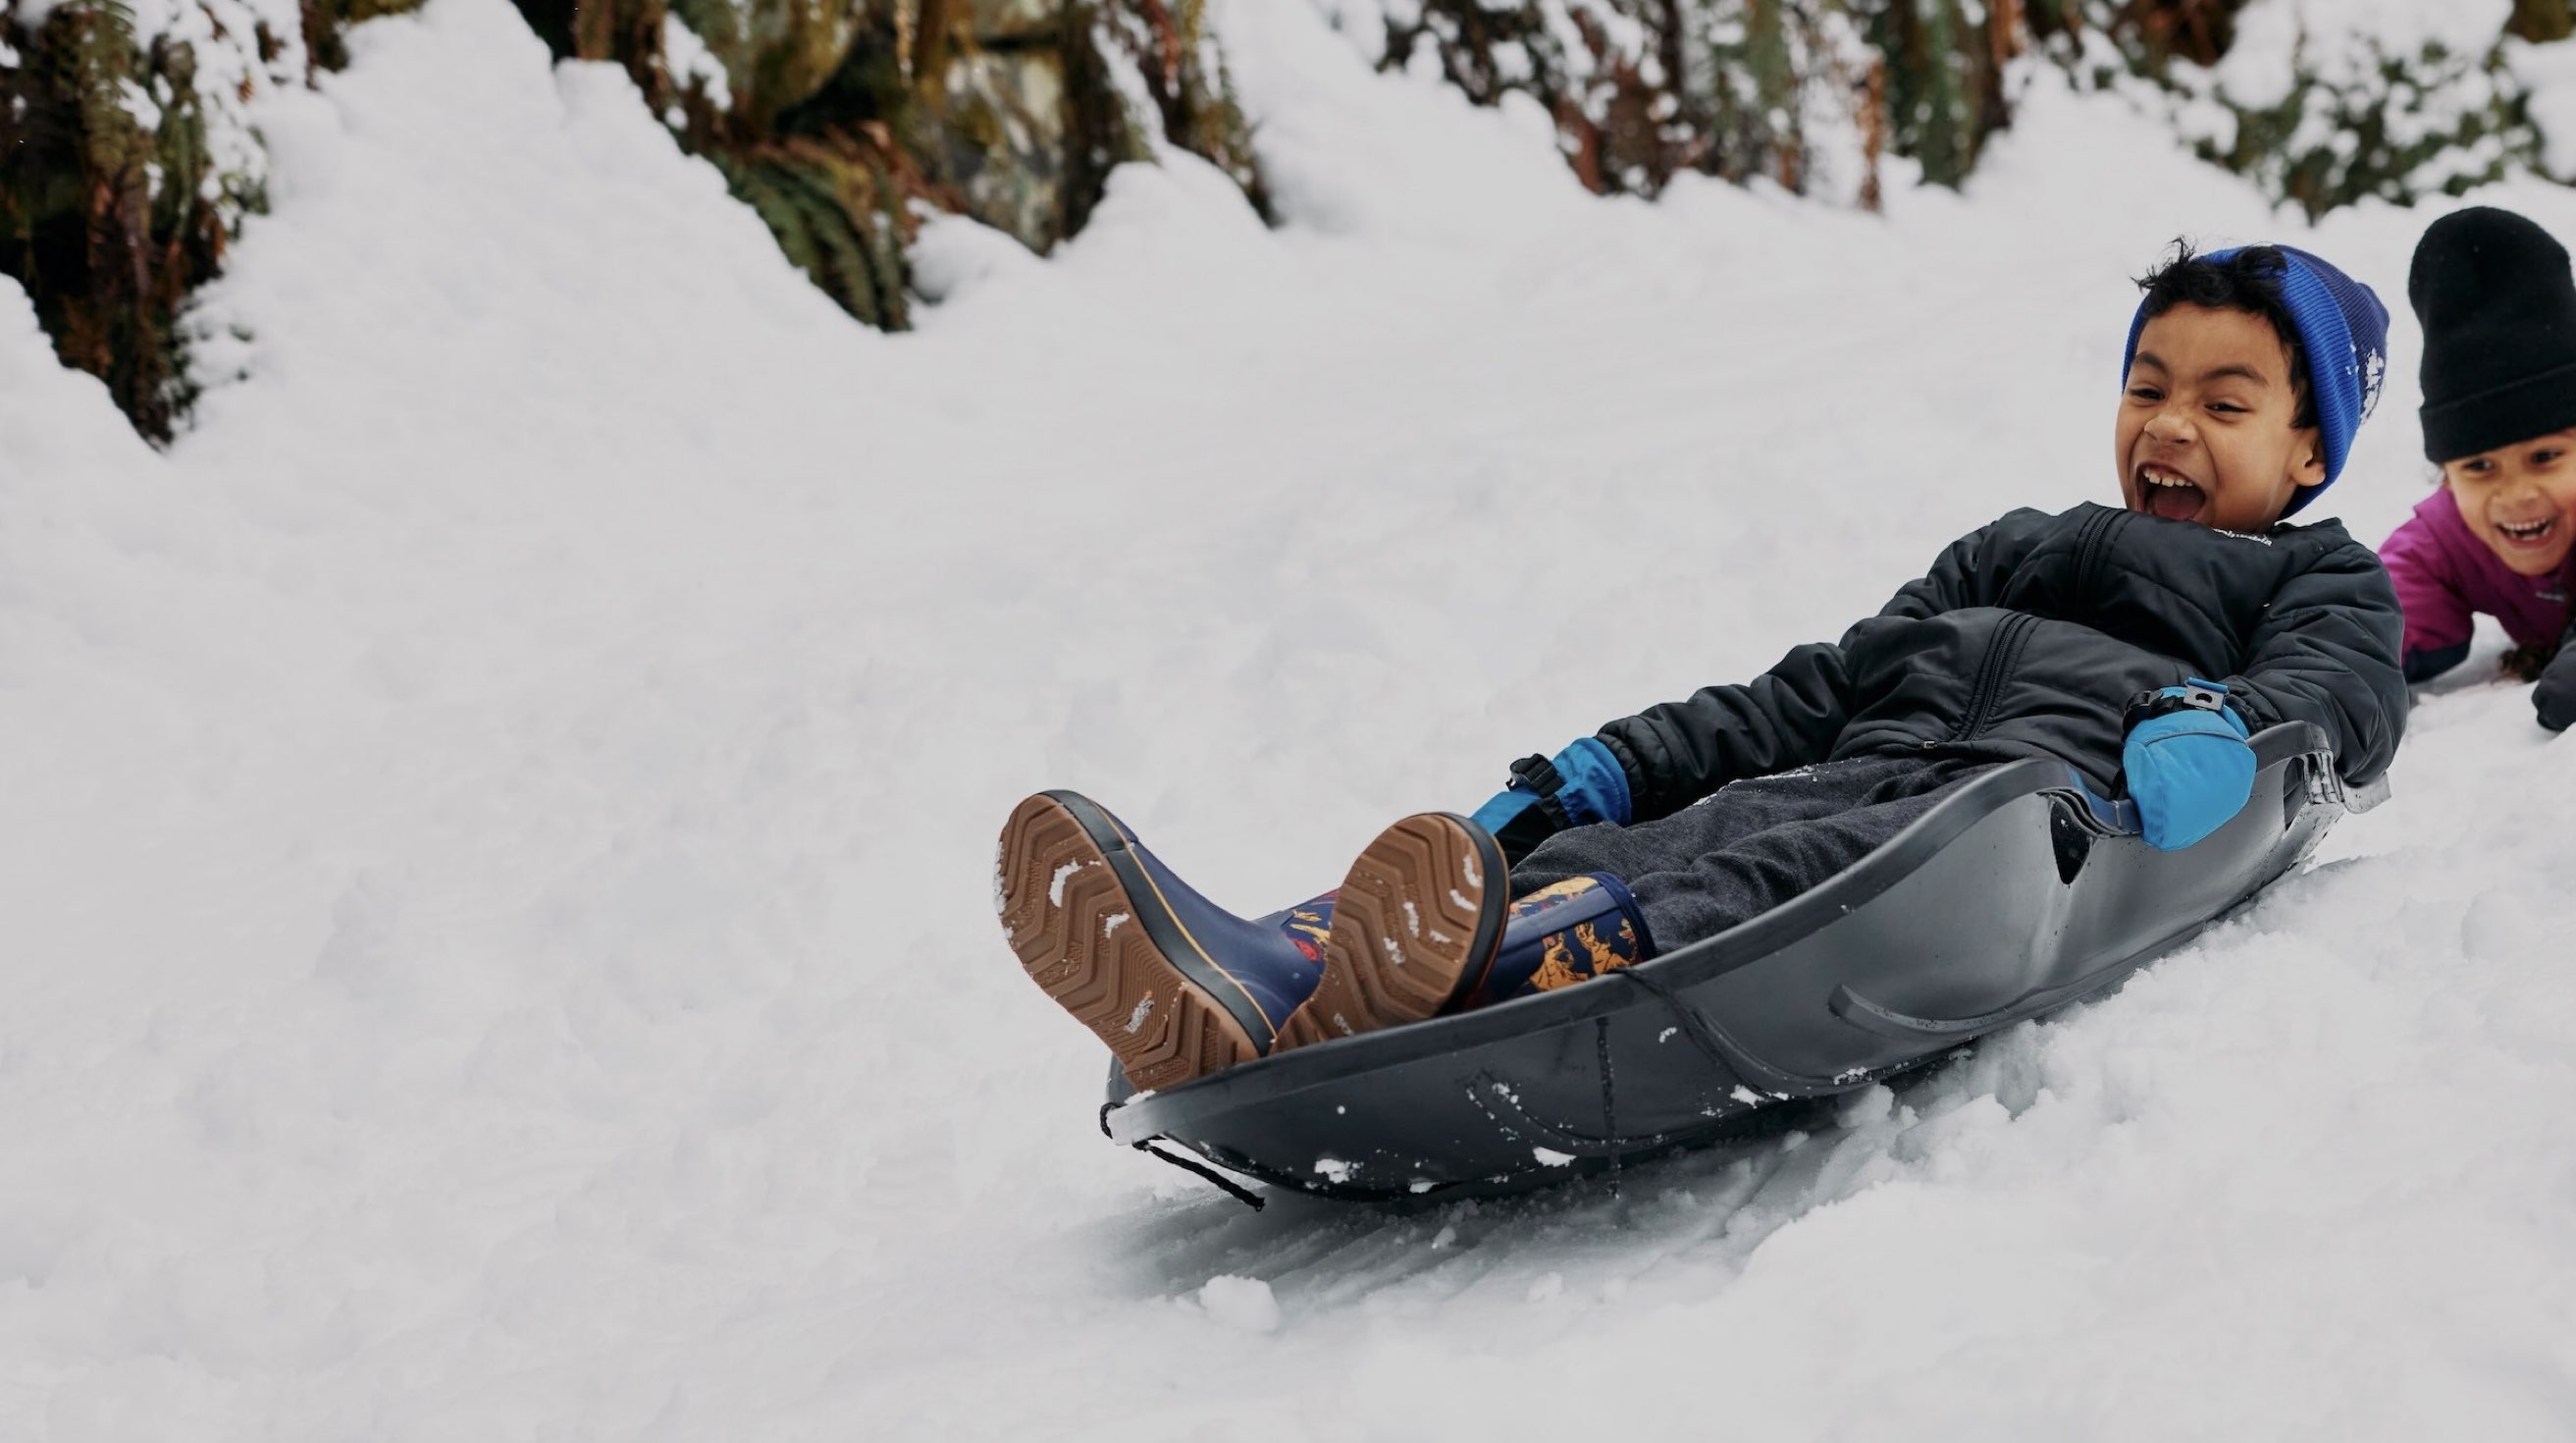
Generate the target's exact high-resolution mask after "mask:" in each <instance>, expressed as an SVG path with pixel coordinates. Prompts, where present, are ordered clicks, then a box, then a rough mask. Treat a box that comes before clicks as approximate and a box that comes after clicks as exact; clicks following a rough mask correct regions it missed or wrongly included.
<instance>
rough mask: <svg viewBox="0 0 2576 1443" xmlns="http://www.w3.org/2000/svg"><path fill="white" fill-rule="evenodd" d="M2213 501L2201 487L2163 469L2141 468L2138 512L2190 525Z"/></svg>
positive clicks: (2139, 470) (2182, 476)
mask: <svg viewBox="0 0 2576 1443" xmlns="http://www.w3.org/2000/svg"><path fill="white" fill-rule="evenodd" d="M2208 499H2209V498H2208V496H2207V494H2206V493H2204V492H2203V491H2202V490H2201V489H2200V484H2199V483H2198V482H2196V481H2193V480H2191V479H2190V478H2188V477H2186V476H2184V475H2183V474H2182V473H2181V472H2178V471H2168V470H2166V469H2165V468H2164V467H2162V466H2152V465H2150V466H2141V467H2139V468H2138V509H2139V510H2141V511H2144V512H2145V513H2147V514H2148V515H2149V516H2162V517H2164V518H2165V519H2166V520H2168V521H2189V520H2190V519H2191V518H2193V517H2195V516H2197V515H2199V514H2200V508H2201V505H2202V503H2203V502H2205V501H2207V500H2208Z"/></svg>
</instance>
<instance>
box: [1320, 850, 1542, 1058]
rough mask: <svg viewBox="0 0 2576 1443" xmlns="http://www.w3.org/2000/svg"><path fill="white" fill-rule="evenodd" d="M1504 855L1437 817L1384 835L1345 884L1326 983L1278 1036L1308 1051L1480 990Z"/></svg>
mask: <svg viewBox="0 0 2576 1443" xmlns="http://www.w3.org/2000/svg"><path fill="white" fill-rule="evenodd" d="M1501 882H1502V877H1501V875H1500V858H1499V856H1496V855H1493V854H1490V853H1488V851H1487V849H1486V848H1485V847H1484V846H1482V845H1480V844H1479V842H1478V839H1477V837H1476V835H1475V833H1474V832H1473V831H1471V830H1470V829H1469V828H1468V826H1467V825H1466V824H1465V823H1463V822H1461V821H1459V820H1458V819H1456V818H1454V817H1449V816H1443V815H1440V814H1436V813H1426V814H1424V815H1421V816H1413V817H1407V818H1405V819H1404V820H1402V821H1400V822H1397V823H1396V824H1395V825H1393V826H1391V827H1389V828H1387V829H1386V830H1385V831H1383V832H1380V833H1379V834H1378V836H1377V840H1375V841H1373V842H1371V843H1370V844H1369V845H1368V847H1367V849H1366V850H1364V851H1362V852H1361V853H1360V855H1359V859H1358V860H1357V861H1354V862H1353V863H1352V864H1351V870H1350V874H1349V875H1348V876H1347V877H1345V878H1344V879H1343V881H1342V889H1341V894H1340V899H1339V901H1338V902H1337V903H1336V904H1335V907H1334V912H1333V929H1332V938H1331V940H1330V942H1328V943H1327V944H1326V963H1325V967H1324V979H1323V981H1322V983H1321V984H1319V985H1318V986H1317V988H1316V990H1315V995H1314V996H1313V997H1310V998H1308V999H1307V1001H1306V1004H1305V1005H1304V1006H1303V1007H1300V1008H1299V1009H1297V1011H1296V1012H1295V1013H1294V1014H1293V1015H1291V1016H1290V1017H1289V1019H1288V1024H1287V1026H1285V1027H1284V1028H1282V1029H1281V1030H1280V1034H1279V1045H1280V1046H1282V1047H1302V1046H1308V1045H1311V1044H1313V1043H1317V1042H1329V1041H1331V1040H1333V1039H1334V1038H1337V1037H1346V1036H1352V1035H1355V1034H1358V1033H1362V1032H1373V1031H1376V1030H1378V1029H1380V1028H1386V1027H1398V1026H1402V1025H1403V1024H1405V1023H1408V1022H1419V1021H1421V1020H1423V1019H1424V1018H1427V1017H1431V1016H1435V1015H1437V1014H1438V1013H1440V1012H1441V1011H1443V1010H1445V1009H1447V1008H1448V1007H1450V1006H1452V1005H1453V1004H1455V1003H1456V1002H1457V1001H1458V1000H1459V999H1461V998H1463V997H1465V996H1466V995H1467V994H1468V993H1469V992H1471V991H1473V990H1474V988H1475V985H1476V984H1477V983H1478V982H1479V981H1481V980H1483V974H1484V969H1485V967H1486V966H1488V965H1490V963H1491V961H1492V957H1493V952H1494V943H1495V940H1496V933H1497V932H1498V929H1499V923H1498V921H1497V919H1493V918H1488V917H1487V916H1486V915H1485V897H1486V895H1487V892H1488V891H1489V889H1491V888H1493V887H1495V886H1498V885H1500V884H1501Z"/></svg>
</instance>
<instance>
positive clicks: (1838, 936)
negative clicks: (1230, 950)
mask: <svg viewBox="0 0 2576 1443" xmlns="http://www.w3.org/2000/svg"><path fill="white" fill-rule="evenodd" d="M2254 751H2255V756H2256V759H2257V762H2258V764H2259V766H2260V771H2259V772H2258V773H2257V775H2256V777H2255V781H2254V799H2253V801H2252V802H2250V803H2249V804H2248V805H2247V806H2246V807H2245V809H2244V810H2243V811H2242V812H2239V813H2238V814H2237V815H2236V817H2235V819H2234V820H2232V821H2230V822H2229V823H2228V824H2227V825H2226V826H2224V827H2222V828H2220V829H2219V830H2218V831H2217V832H2215V833H2213V834H2212V835H2210V836H2209V837H2207V838H2205V839H2204V840H2202V841H2201V842H2199V843H2198V844H2196V845H2194V846H2192V847H2189V848H2187V849H2185V850H2182V851H2179V852H2159V851H2156V850H2155V849H2153V848H2151V847H2149V846H2148V845H2147V844H2146V843H2145V841H2144V840H2142V839H2141V838H2139V837H2138V836H2137V834H2136V833H2137V828H2136V821H2135V813H2134V811H2133V810H2132V809H2131V808H2130V807H2129V805H2128V804H2126V803H2119V804H2114V803H2111V802H2108V801H2105V800H2104V799H2102V798H2101V797H2099V796H2096V795H2094V794H2092V793H2091V792H2090V791H2089V790H2088V789H2087V788H2086V787H2085V785H2084V783H2083V782H2082V780H2081V779H2080V778H2078V777H2077V775H2076V774H2075V772H2074V771H2073V769H2071V768H2069V767H2067V766H2066V765H2064V764H2063V763H2058V762H2048V761H2041V760H2036V759H2032V760H2025V761H2019V762H2014V763H2012V764H2010V765H2008V766H2003V767H1998V768H1996V769H1995V770H1993V771H1991V772H1988V773H1987V774H1985V775H1984V776H1982V777H1979V778H1978V779H1977V780H1975V781H1974V782H1971V783H1969V784H1968V785H1967V786H1965V787H1963V788H1961V789H1960V790H1959V791H1958V792H1956V793H1954V794H1953V795H1951V796H1949V797H1947V798H1944V799H1943V800H1942V801H1941V802H1940V804H1939V805H1937V806H1935V807H1934V808H1933V809H1932V810H1931V811H1930V812H1928V813H1926V814H1924V816H1922V817H1921V818H1920V819H1918V820H1917V821H1916V822H1915V823H1914V824H1913V825H1912V826H1910V827H1908V828H1906V829H1905V830H1904V831H1902V832H1900V833H1898V834H1897V835H1896V837H1895V838H1894V839H1892V840H1891V841H1889V842H1888V843H1887V845H1885V846H1883V847H1881V848H1880V849H1879V850H1878V851H1876V852H1874V853H1872V854H1870V856H1869V857H1867V858H1866V859H1864V860H1863V861H1862V862H1861V863H1860V864H1859V865H1858V866H1856V867H1854V868H1852V869H1851V870H1850V871H1848V872H1845V873H1844V874H1842V875H1841V876H1839V877H1837V878H1835V879H1834V880H1832V881H1831V882H1828V883H1826V884H1825V885H1823V886H1821V887H1819V888H1817V889H1815V890H1814V891H1812V892H1809V893H1807V894H1805V895H1804V896H1801V897H1799V898H1797V899H1796V900H1794V901H1791V902H1789V903H1788V904H1786V905H1785V906H1782V907H1779V908H1776V909H1774V910H1772V911H1770V912H1767V913H1765V914H1763V915H1762V916H1760V917H1756V918H1754V919H1753V920H1752V921H1749V922H1746V923H1744V924H1743V925H1741V926H1738V927H1734V928H1731V929H1729V930H1728V931H1725V932H1723V933H1720V934H1719V935H1717V936H1715V937H1711V938H1708V939H1706V940H1704V941H1700V942H1696V943H1693V944H1691V945H1690V946H1687V947H1684V948H1681V949H1679V950H1678V951H1675V952H1672V953H1670V954H1668V955H1666V956H1663V957H1658V958H1656V959H1655V960H1653V961H1651V962H1648V963H1645V964H1642V965H1640V966H1637V967H1633V968H1628V969H1625V970H1623V971H1618V972H1611V973H1606V974H1604V975H1603V976H1601V977H1599V978H1596V979H1594V980H1592V981H1590V982H1587V983H1584V984H1582V985H1580V986H1576V987H1569V988H1565V989H1563V990H1560V991H1556V992H1547V993H1539V994H1535V995H1532V996H1527V997H1521V998H1517V999H1514V1000H1512V1001H1509V1002H1504V1003H1500V1004H1498V1005H1496V1006H1492V1007H1487V1008H1483V1009H1480V1010H1478V1011H1474V1012H1465V1013H1460V1014H1457V1015H1455V1016H1449V1017H1438V1018H1433V1019H1431V1020H1429V1021H1426V1022H1419V1023H1415V1024H1413V1025H1411V1026H1406V1027H1398V1028H1391V1029H1389V1030H1387V1031H1384V1032H1374V1033H1369V1034H1366V1035H1363V1036H1359V1037H1348V1038H1342V1039H1340V1040H1337V1041H1333V1042H1326V1043H1320V1044H1317V1045H1315V1046H1311V1047H1302V1048H1298V1049H1295V1050H1293V1051H1289V1052H1282V1053H1278V1054H1276V1055H1274V1056H1270V1057H1266V1058H1263V1059H1261V1060H1260V1061H1257V1062H1252V1063H1247V1064H1244V1065H1242V1066H1239V1067H1232V1068H1228V1069H1226V1070H1225V1071H1223V1072H1218V1073H1213V1074H1211V1075H1209V1076H1206V1077H1202V1078H1198V1079H1196V1080H1194V1081H1191V1082H1187V1083H1183V1084H1181V1085H1180V1086H1178V1087H1171V1088H1165V1089H1163V1090H1161V1091H1158V1092H1150V1093H1141V1094H1140V1093H1135V1092H1134V1091H1133V1090H1132V1089H1130V1088H1129V1087H1127V1085H1126V1083H1125V1080H1124V1079H1123V1078H1122V1077H1120V1076H1119V1075H1118V1071H1117V1069H1116V1067H1115V1066H1114V1065H1113V1066H1112V1068H1111V1070H1110V1071H1111V1083H1110V1095H1109V1105H1108V1106H1106V1107H1104V1108H1103V1109H1102V1111H1101V1128H1102V1130H1103V1131H1104V1132H1106V1133H1108V1134H1109V1136H1110V1137H1111V1138H1112V1139H1113V1140H1115V1141H1117V1142H1120V1143H1124V1144H1128V1145H1131V1146H1142V1145H1147V1144H1151V1143H1156V1142H1162V1141H1169V1142H1171V1143H1176V1144H1179V1145H1180V1146H1181V1147H1183V1148H1185V1149H1187V1150H1188V1151H1189V1152H1190V1153H1194V1154H1196V1155H1197V1156H1198V1157H1201V1158H1204V1159H1206V1160H1207V1161H1208V1162H1211V1163H1214V1164H1216V1165H1217V1166H1219V1167H1222V1168H1226V1169H1229V1170H1231V1171H1234V1172H1237V1173H1243V1174H1247V1175H1249V1176H1251V1177H1255V1178H1259V1179H1261V1180H1263V1181H1266V1182H1269V1183H1272V1184H1274V1185H1276V1186H1279V1187H1285V1188H1293V1189H1296V1190H1299V1191H1301V1192H1307V1193H1314V1194H1319V1195H1322V1196H1326V1197H1334V1198H1342V1199H1348V1200H1353V1201H1369V1200H1387V1199H1402V1198H1412V1197H1421V1196H1426V1195H1436V1194H1441V1193H1453V1192H1471V1193H1500V1192H1511V1191H1517V1190H1521V1189H1524V1188H1533V1187H1543V1186H1546V1185H1548V1184H1550V1183H1553V1182H1559V1181H1563V1180H1566V1179H1567V1178H1570V1177H1575V1176H1583V1175H1588V1174H1593V1173H1598V1172H1604V1171H1610V1170H1613V1169H1616V1168H1619V1167H1622V1166H1626V1165H1629V1164H1632V1163H1636V1162H1641V1161H1644V1160H1645V1159H1646V1158H1649V1157H1652V1156H1655V1155H1658V1154H1662V1153H1666V1152H1670V1151H1673V1150H1675V1149H1678V1148H1685V1147H1690V1146H1693V1145H1694V1144H1699V1143H1706V1142H1710V1141H1714V1140H1717V1139H1719V1138H1721V1137H1724V1136H1727V1135H1730V1134H1734V1133H1738V1132H1741V1131H1743V1130H1745V1128H1746V1126H1747V1125H1748V1123H1750V1122H1751V1121H1752V1119H1751V1118H1750V1116H1749V1115H1750V1114H1752V1113H1753V1112H1754V1111H1755V1110H1756V1109H1760V1108H1764V1107H1768V1106H1772V1105H1774V1104H1778V1103H1783V1102H1786V1101H1789V1100H1791V1099H1801V1098H1816V1097H1822V1096H1826V1095H1828V1094H1832V1093H1839V1092H1849V1091H1851V1090H1853V1089H1855V1088H1860V1087H1865V1086H1868V1085H1869V1084H1871V1083H1873V1082H1876V1081H1878V1080H1879V1079H1881V1078H1884V1077H1887V1076H1889V1075H1891V1074H1893V1073H1897V1072H1901V1071H1904V1070H1906V1069H1907V1068H1910V1067H1913V1066H1915V1065H1918V1064H1920V1063H1923V1062H1926V1061H1928V1060H1930V1059H1932V1058H1935V1057H1938V1056H1939V1055H1941V1054H1942V1053H1945V1052H1948V1051H1950V1050H1952V1049H1955V1048H1957V1047H1960V1046H1962V1045H1964V1044H1966V1043H1969V1042H1972V1041H1974V1040H1976V1039H1977V1038H1979V1037H1983V1036H1985V1035H1986V1034H1987V1033H1990V1032H1993V1031H1995V1030H1996V1029H1998V1028H2001V1027H2005V1026H2008V1025H2010V1024H2012V1023H2015V1022H2019V1021H2021V1020H2023V1019H2025V1018H2028V1017H2033V1016H2036V1015H2038V1014H2040V1013H2043V1012H2046V1011H2048V1010H2050V1009H2052V1008H2056V1007H2062V1006H2064V1005H2066V1004H2067V1003H2070V1002H2074V1001H2077V1000H2079V999H2081V998H2084V997H2087V996H2090V995H2092V994H2094V993H2097V992H2100V991H2102V990H2103V989H2105V988H2107V987H2110V986H2112V985H2114V984H2115V983H2118V982H2119V981H2120V980H2121V979H2123V978H2125V977H2127V976H2128V975H2129V974H2130V973H2131V972H2133V971H2135V970H2137V969H2138V968H2139V967H2141V966H2143V965H2145V964H2146V963H2148V962H2150V961H2152V960H2154V959H2155V958H2156V957H2158V956H2160V955H2162V954H2164V953H2166V952H2169V951H2171V950H2173V949H2174V948H2176V947H2178V946H2180V945H2182V944H2183V943H2185V942H2188V941H2189V940H2191V938H2192V937H2193V936H2195V935H2196V934H2198V933H2199V932H2200V931H2201V929H2203V928H2204V927H2206V926H2208V925H2209V924H2210V923H2211V922H2213V921H2215V920H2217V919H2218V918H2220V917H2221V916H2224V915H2225V914H2226V913H2228V912H2229V911H2231V910H2232V909H2234V908H2236V907H2237V906H2239V905H2241V904H2243V903H2244V902H2246V901H2248V900H2249V899H2251V898H2252V897H2253V896H2254V894H2256V893H2257V892H2260V891H2261V890H2262V889H2263V888H2264V887H2265V886H2267V885H2269V884H2270V883H2271V882H2272V881H2274V880H2275V879H2277V878H2279V877H2280V876H2281V875H2282V874H2283V873H2285V872H2288V871H2289V870H2290V869H2291V868H2293V867H2295V866H2297V865H2298V864H2299V863H2300V862H2301V861H2302V860H2304V859H2305V858H2306V856H2307V855H2308V853H2309V852H2310V851H2311V850H2313V849H2314V848H2315V846H2316V844H2317V842H2318V841H2319V840H2320V839H2321V838H2322V837H2323V836H2324V834H2325V830H2326V828H2327V827H2328V826H2330V825H2332V823H2333V822H2334V820H2335V818H2337V817H2338V816H2340V815H2342V814H2343V813H2344V812H2345V811H2347V810H2351V811H2359V810H2363V809H2365V808H2367V807H2368V806H2371V805H2375V804H2376V803H2377V802H2378V801H2379V799H2380V798H2381V797H2382V796H2384V795H2385V794H2386V789H2385V787H2384V786H2383V785H2377V784H2374V786H2373V787H2372V788H2370V789H2369V794H2368V795H2366V796H2355V797H2352V798H2347V797H2346V795H2345V789H2344V787H2343V785H2342V783H2341V781H2340V780H2339V779H2338V778H2337V777H2336V775H2335V770H2334V757H2333V754H2332V752H2331V751H2330V750H2329V749H2328V744H2327V741H2326V737H2325V733H2324V732H2323V731H2321V730H2319V729H2318V728H2317V727H2315V726H2313V725H2310V724H2308V723H2305V722H2299V723H2292V724H2289V725H2284V726H2276V727H2272V728H2270V729H2268V730H2266V731H2264V732H2263V733H2262V734H2261V735H2260V736H2257V737H2255V738H2254Z"/></svg>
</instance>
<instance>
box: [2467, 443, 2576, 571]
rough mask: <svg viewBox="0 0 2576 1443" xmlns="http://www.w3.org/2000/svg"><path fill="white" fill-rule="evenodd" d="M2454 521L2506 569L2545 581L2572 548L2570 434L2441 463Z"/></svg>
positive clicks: (2575, 494) (2575, 538) (2574, 474)
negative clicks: (2455, 509) (2456, 513)
mask: <svg viewBox="0 0 2576 1443" xmlns="http://www.w3.org/2000/svg"><path fill="white" fill-rule="evenodd" d="M2442 484H2443V485H2445V486H2448V487H2450V488H2451V499H2452V500H2454V501H2457V502H2458V503H2459V504H2460V519H2461V520H2463V521H2466V522H2467V523H2469V530H2470V531H2471V532H2472V533H2473V534H2475V535H2476V537H2477V538H2478V539H2479V540H2480V541H2483V542H2485V543H2486V544H2487V549H2488V550H2490V551H2492V552H2494V553H2495V554H2496V556H2497V557H2498V558H2499V559H2501V560H2502V561H2503V562H2504V564H2505V565H2507V566H2510V567H2512V568H2513V569H2514V570H2515V571H2516V572H2517V573H2519V574H2521V575H2524V576H2546V575H2548V574H2549V573H2550V572H2553V571H2555V570H2557V569H2558V564H2559V563H2560V562H2562V561H2565V560H2566V559H2567V551H2568V548H2569V546H2570V545H2571V544H2576V431H2553V432H2551V433H2550V434H2548V435H2546V436H2535V437H2533V438H2532V439H2530V440H2528V441H2517V442H2515V443H2514V444H2512V445H2510V446H2503V447H2499V448H2497V449H2496V450H2493V451H2485V452H2481V453H2479V454H2478V455H2475V456H2465V457H2462V458H2461V459H2459V460H2457V461H2445V462H2443V463H2442Z"/></svg>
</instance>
